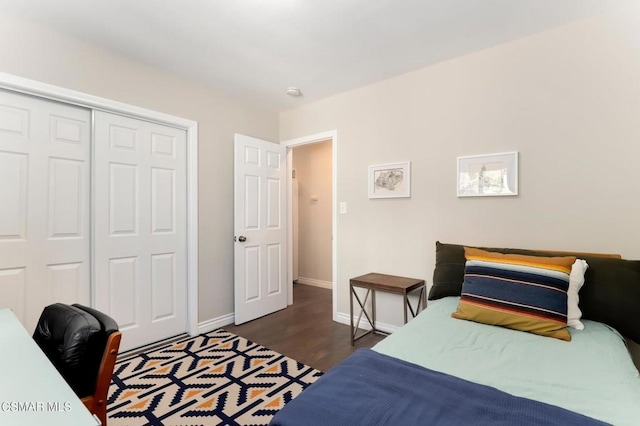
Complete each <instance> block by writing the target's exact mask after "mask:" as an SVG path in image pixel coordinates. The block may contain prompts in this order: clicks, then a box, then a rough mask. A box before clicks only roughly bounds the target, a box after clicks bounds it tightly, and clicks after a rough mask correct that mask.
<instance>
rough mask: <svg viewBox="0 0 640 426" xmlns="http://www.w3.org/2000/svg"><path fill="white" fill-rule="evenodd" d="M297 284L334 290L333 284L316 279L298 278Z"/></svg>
mask: <svg viewBox="0 0 640 426" xmlns="http://www.w3.org/2000/svg"><path fill="white" fill-rule="evenodd" d="M296 283H297V284H304V285H312V286H314V287H321V288H327V289H329V290H332V289H333V283H332V282H331V281H322V280H316V279H315V278H305V277H298V279H297V280H296Z"/></svg>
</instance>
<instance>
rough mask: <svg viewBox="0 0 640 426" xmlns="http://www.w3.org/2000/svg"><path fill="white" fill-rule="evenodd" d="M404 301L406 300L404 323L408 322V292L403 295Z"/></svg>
mask: <svg viewBox="0 0 640 426" xmlns="http://www.w3.org/2000/svg"><path fill="white" fill-rule="evenodd" d="M402 298H403V301H404V323H405V324H406V323H407V304H408V303H409V298H408V297H407V292H406V291H405V292H404V295H403V296H402Z"/></svg>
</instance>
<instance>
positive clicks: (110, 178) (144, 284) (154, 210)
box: [93, 111, 187, 350]
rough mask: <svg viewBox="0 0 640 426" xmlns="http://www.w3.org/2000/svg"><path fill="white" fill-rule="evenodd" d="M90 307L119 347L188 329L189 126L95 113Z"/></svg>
mask: <svg viewBox="0 0 640 426" xmlns="http://www.w3.org/2000/svg"><path fill="white" fill-rule="evenodd" d="M94 126H95V131H94V137H95V147H94V151H95V154H94V171H93V178H94V181H95V182H94V188H95V194H94V202H95V210H94V218H95V230H94V235H93V237H94V250H95V261H94V280H95V306H96V307H97V308H98V309H100V310H102V311H104V312H107V313H109V314H110V315H111V316H112V317H113V318H114V319H115V320H116V321H117V322H118V324H119V325H120V329H121V330H122V332H123V339H122V346H121V348H122V349H123V350H126V349H130V348H134V347H137V346H140V345H142V344H146V343H149V342H153V341H156V340H159V339H162V338H166V337H168V336H172V335H176V334H180V333H182V332H184V331H185V328H186V293H187V291H186V288H187V287H186V286H187V270H186V260H187V259H186V242H187V236H186V232H187V230H186V131H184V130H180V129H175V128H172V127H168V126H162V125H159V124H154V123H150V122H146V121H141V120H137V119H132V118H128V117H123V116H120V115H115V114H110V113H105V112H100V111H96V112H95V114H94Z"/></svg>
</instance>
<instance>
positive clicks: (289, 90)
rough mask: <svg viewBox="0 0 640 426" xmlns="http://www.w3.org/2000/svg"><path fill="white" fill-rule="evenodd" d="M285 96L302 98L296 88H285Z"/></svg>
mask: <svg viewBox="0 0 640 426" xmlns="http://www.w3.org/2000/svg"><path fill="white" fill-rule="evenodd" d="M286 93H287V95H289V96H293V97H294V98H297V97H298V96H302V92H301V91H300V89H298V88H297V87H287V92H286Z"/></svg>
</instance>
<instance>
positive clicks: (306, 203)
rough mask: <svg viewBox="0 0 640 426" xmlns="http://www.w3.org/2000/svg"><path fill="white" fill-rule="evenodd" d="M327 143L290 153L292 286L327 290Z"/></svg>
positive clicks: (329, 228)
mask: <svg viewBox="0 0 640 426" xmlns="http://www.w3.org/2000/svg"><path fill="white" fill-rule="evenodd" d="M331 145H332V144H331V141H330V140H327V141H322V142H316V143H312V144H306V145H302V146H298V147H295V148H293V149H292V166H293V170H292V174H291V178H292V180H293V185H292V194H291V195H292V198H293V208H292V212H291V214H292V222H293V228H292V235H293V259H292V260H293V282H294V284H304V285H311V286H315V287H321V288H326V289H329V290H331V289H332V287H333V285H332V277H331V272H332V264H331V262H332V253H331V252H332V245H331V240H332V234H333V232H332V231H333V230H332V221H331V213H332V211H333V208H332V201H333V200H332V199H331V189H332V179H331V175H332V165H331V163H332V156H331V151H332V149H331Z"/></svg>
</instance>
